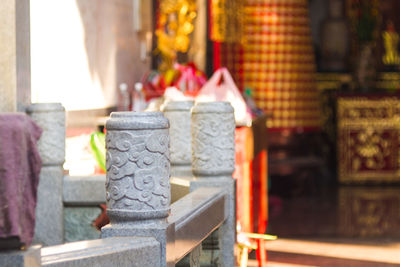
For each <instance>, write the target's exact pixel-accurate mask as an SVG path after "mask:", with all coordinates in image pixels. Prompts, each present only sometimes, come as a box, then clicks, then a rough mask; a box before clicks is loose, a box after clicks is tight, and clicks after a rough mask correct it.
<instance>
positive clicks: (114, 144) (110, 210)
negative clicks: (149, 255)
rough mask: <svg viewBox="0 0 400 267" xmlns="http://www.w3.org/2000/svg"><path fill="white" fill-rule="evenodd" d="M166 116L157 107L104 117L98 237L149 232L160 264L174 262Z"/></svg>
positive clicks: (145, 234) (142, 234) (140, 234)
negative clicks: (102, 219) (103, 217)
mask: <svg viewBox="0 0 400 267" xmlns="http://www.w3.org/2000/svg"><path fill="white" fill-rule="evenodd" d="M168 128H169V122H168V120H167V119H166V118H165V117H164V116H163V114H162V113H161V112H113V113H111V118H110V119H109V120H108V121H107V123H106V129H107V136H106V148H107V157H106V167H107V178H106V201H107V215H108V216H109V218H110V224H108V225H106V226H105V227H103V228H102V229H101V232H102V238H106V237H111V236H152V237H155V238H156V239H157V240H158V241H159V242H160V243H161V247H162V253H161V254H162V259H161V262H162V263H163V264H162V266H174V260H175V255H174V254H173V253H174V251H173V244H174V234H175V229H174V225H171V226H168V223H167V220H166V219H167V217H168V215H169V212H170V198H171V192H170V183H169V177H170V156H169V134H168Z"/></svg>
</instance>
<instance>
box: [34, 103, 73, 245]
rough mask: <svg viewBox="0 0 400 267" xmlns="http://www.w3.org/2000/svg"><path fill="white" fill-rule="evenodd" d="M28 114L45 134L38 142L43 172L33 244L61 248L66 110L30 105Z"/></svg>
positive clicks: (39, 188) (54, 106) (56, 107)
mask: <svg viewBox="0 0 400 267" xmlns="http://www.w3.org/2000/svg"><path fill="white" fill-rule="evenodd" d="M27 113H28V114H29V115H30V117H31V118H32V120H33V121H35V122H36V123H37V124H38V125H39V126H40V128H42V130H43V132H42V136H41V137H40V139H39V142H38V150H39V154H40V157H41V159H42V169H41V172H40V180H39V187H38V193H37V196H38V199H37V206H36V224H35V236H34V242H35V243H40V244H43V245H47V246H49V245H57V244H62V243H63V241H64V223H63V222H64V217H63V199H62V194H63V177H64V168H63V164H64V161H65V109H64V107H63V106H62V105H61V104H60V103H43V104H42V103H38V104H32V105H30V106H29V107H28V109H27Z"/></svg>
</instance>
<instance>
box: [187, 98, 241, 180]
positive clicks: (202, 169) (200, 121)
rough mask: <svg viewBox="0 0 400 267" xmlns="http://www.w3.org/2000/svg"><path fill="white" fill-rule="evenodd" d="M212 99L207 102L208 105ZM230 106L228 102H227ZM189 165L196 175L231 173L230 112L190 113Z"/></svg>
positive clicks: (232, 125) (232, 128)
mask: <svg viewBox="0 0 400 267" xmlns="http://www.w3.org/2000/svg"><path fill="white" fill-rule="evenodd" d="M212 104H214V103H208V105H212ZM229 107H230V106H229ZM192 147H193V149H192V152H193V155H192V158H193V161H192V168H193V172H194V173H195V174H197V175H206V176H207V175H231V174H232V172H233V171H234V168H235V120H234V116H233V109H232V112H226V111H225V112H224V110H222V111H221V112H218V110H212V111H211V112H200V113H196V112H194V113H193V114H192Z"/></svg>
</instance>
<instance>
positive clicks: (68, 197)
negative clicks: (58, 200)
mask: <svg viewBox="0 0 400 267" xmlns="http://www.w3.org/2000/svg"><path fill="white" fill-rule="evenodd" d="M105 182H106V176H105V175H93V176H64V184H63V199H64V204H67V205H97V204H105V203H106V189H105V187H104V184H105Z"/></svg>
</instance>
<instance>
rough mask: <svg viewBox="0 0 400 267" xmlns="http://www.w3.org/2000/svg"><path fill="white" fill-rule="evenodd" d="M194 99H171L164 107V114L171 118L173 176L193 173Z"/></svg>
mask: <svg viewBox="0 0 400 267" xmlns="http://www.w3.org/2000/svg"><path fill="white" fill-rule="evenodd" d="M192 107H193V101H171V102H168V103H167V105H166V106H165V108H164V116H165V117H166V118H167V119H168V120H169V123H170V128H169V134H170V137H171V146H170V152H171V174H172V176H173V177H175V176H176V177H181V176H191V175H192V165H191V164H192V145H191V142H192V136H191V133H190V131H191V128H190V117H191V113H190V110H191V108H192Z"/></svg>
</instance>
